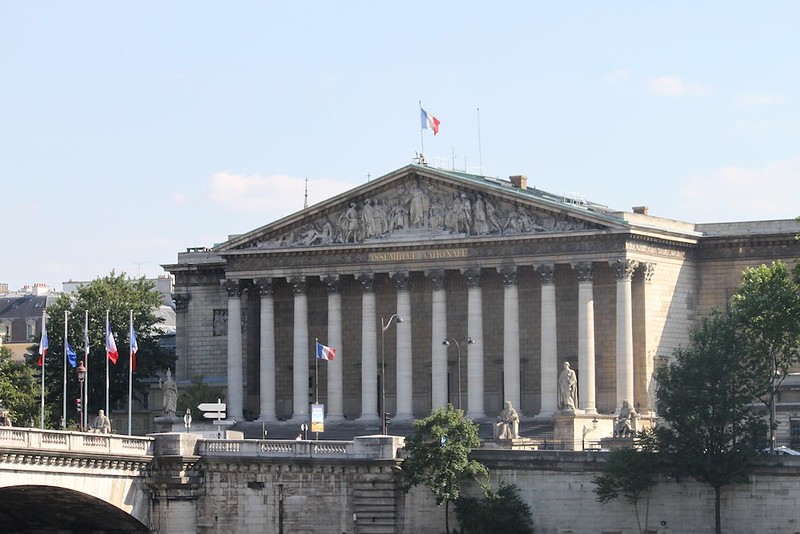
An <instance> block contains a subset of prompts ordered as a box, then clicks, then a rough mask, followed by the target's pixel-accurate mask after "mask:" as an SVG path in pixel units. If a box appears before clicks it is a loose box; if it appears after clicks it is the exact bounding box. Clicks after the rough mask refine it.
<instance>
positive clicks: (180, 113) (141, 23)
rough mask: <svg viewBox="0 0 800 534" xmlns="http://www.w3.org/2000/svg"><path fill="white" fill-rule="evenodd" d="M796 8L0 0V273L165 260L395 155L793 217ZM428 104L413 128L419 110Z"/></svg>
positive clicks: (798, 185)
mask: <svg viewBox="0 0 800 534" xmlns="http://www.w3.org/2000/svg"><path fill="white" fill-rule="evenodd" d="M798 20H800V2H795V1H771V2H756V1H747V2H745V1H733V0H728V1H714V0H706V1H704V2H695V1H670V2H634V1H629V2H626V1H609V2H592V1H581V2H578V1H569V0H565V1H563V2H554V1H549V2H540V1H520V2H510V1H509V2H486V1H480V2H479V1H469V0H466V1H465V0H462V1H439V2H430V1H425V2H423V1H415V0H405V1H402V2H400V1H394V2H392V1H388V0H387V1H358V2H357V1H343V0H340V1H320V2H311V1H303V0H299V1H291V2H290V1H284V2H270V1H258V2H247V1H229V2H222V1H216V2H211V1H203V0H192V1H188V0H187V1H180V0H174V1H170V2H160V1H159V2H156V1H136V2H133V1H125V0H120V1H114V2H108V1H98V2H92V1H73V2H63V1H61V2H58V1H39V0H33V1H22V0H16V1H11V0H0V199H1V201H2V204H0V205H2V214H3V217H2V220H3V222H4V225H3V237H4V246H3V248H2V254H0V283H7V284H8V285H9V288H10V289H12V290H15V289H19V288H21V287H22V286H23V285H26V284H34V283H45V284H48V285H49V286H51V287H52V288H55V289H58V290H60V289H61V288H62V283H63V282H65V281H68V280H76V281H81V280H93V279H95V278H98V277H103V276H106V275H108V274H109V273H110V272H111V271H112V270H113V271H114V272H115V273H117V274H119V273H121V272H124V273H126V274H128V275H130V276H132V277H139V276H147V277H156V276H159V275H164V274H166V273H165V271H164V270H163V268H162V267H161V266H162V265H163V264H169V263H175V262H176V261H177V255H178V253H179V252H182V251H185V250H186V248H188V247H198V246H213V245H214V244H216V243H220V242H222V241H225V240H226V239H227V237H228V236H229V235H232V234H240V233H243V232H247V231H249V230H252V229H255V228H258V227H260V226H263V225H265V224H268V223H270V222H272V221H274V220H276V219H279V218H281V217H283V216H285V215H289V214H291V213H293V212H295V211H297V210H299V209H301V208H302V207H303V203H304V188H305V186H306V180H307V181H308V182H307V183H308V202H309V204H310V205H313V204H316V203H318V202H322V201H324V200H325V199H327V198H330V197H331V196H333V195H336V194H339V193H342V192H344V191H346V190H348V189H350V188H352V187H355V186H356V185H360V184H362V183H364V182H366V181H367V180H370V179H375V178H377V177H380V176H383V175H384V174H388V173H390V172H392V171H394V170H397V169H399V168H401V167H403V166H405V165H407V164H409V163H411V162H412V159H413V158H414V156H415V153H416V152H419V151H422V150H423V149H424V153H425V155H426V156H427V158H428V160H429V161H431V162H432V164H434V165H437V166H443V167H451V168H452V167H455V168H456V169H466V170H469V171H470V172H475V173H481V174H485V175H487V176H497V177H501V178H507V177H508V176H510V175H516V174H524V175H527V176H528V184H529V186H535V187H538V188H540V189H544V190H546V191H550V192H552V193H566V194H570V195H578V196H580V197H583V198H585V199H587V200H590V201H592V202H596V203H600V204H603V205H606V206H609V207H611V208H615V209H619V210H630V209H631V208H632V207H633V206H642V205H644V206H648V207H649V212H650V214H651V215H655V216H659V217H666V218H670V219H677V220H683V221H689V222H728V221H749V220H771V219H791V218H794V217H796V216H798V215H800V202H799V201H800V37H798V30H797V21H798ZM420 102H421V103H422V104H421V105H422V107H423V108H424V109H425V110H426V111H427V112H428V113H430V114H432V115H434V116H436V117H437V118H438V119H439V120H440V121H441V126H440V130H439V133H438V135H435V136H434V135H433V134H432V132H431V131H430V130H426V131H422V130H421V129H420V118H419V115H420V113H419V107H420Z"/></svg>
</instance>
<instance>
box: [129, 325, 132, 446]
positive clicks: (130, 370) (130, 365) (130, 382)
mask: <svg viewBox="0 0 800 534" xmlns="http://www.w3.org/2000/svg"><path fill="white" fill-rule="evenodd" d="M130 319H131V328H130V332H128V337H129V338H130V339H128V345H130V359H129V360H128V435H129V436H130V435H131V428H132V425H131V420H132V415H131V414H132V408H131V404H132V401H133V310H130Z"/></svg>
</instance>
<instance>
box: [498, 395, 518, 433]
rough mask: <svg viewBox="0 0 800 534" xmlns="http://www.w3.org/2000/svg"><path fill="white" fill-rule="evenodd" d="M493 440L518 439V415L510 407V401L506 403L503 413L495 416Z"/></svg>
mask: <svg viewBox="0 0 800 534" xmlns="http://www.w3.org/2000/svg"><path fill="white" fill-rule="evenodd" d="M494 437H495V439H517V438H519V415H517V411H516V410H515V409H514V407H513V406H511V401H506V402H505V405H504V406H503V411H502V412H500V415H498V416H497V423H495V425H494Z"/></svg>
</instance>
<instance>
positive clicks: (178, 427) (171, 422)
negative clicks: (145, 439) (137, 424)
mask: <svg viewBox="0 0 800 534" xmlns="http://www.w3.org/2000/svg"><path fill="white" fill-rule="evenodd" d="M153 421H154V423H155V425H154V426H155V431H156V433H163V432H186V425H185V424H184V422H183V417H177V416H171V417H170V416H161V417H155V418H153Z"/></svg>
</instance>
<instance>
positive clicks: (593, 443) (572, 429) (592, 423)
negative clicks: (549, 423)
mask: <svg viewBox="0 0 800 534" xmlns="http://www.w3.org/2000/svg"><path fill="white" fill-rule="evenodd" d="M553 422H554V423H555V431H554V435H553V437H554V439H555V442H556V446H557V447H558V446H560V447H561V449H563V450H567V451H582V450H587V449H598V448H600V446H599V443H600V440H601V439H602V438H604V437H608V436H611V435H613V433H614V416H613V415H604V414H585V413H583V412H581V411H575V412H571V411H570V412H558V413H556V414H555V415H554V416H553Z"/></svg>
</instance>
